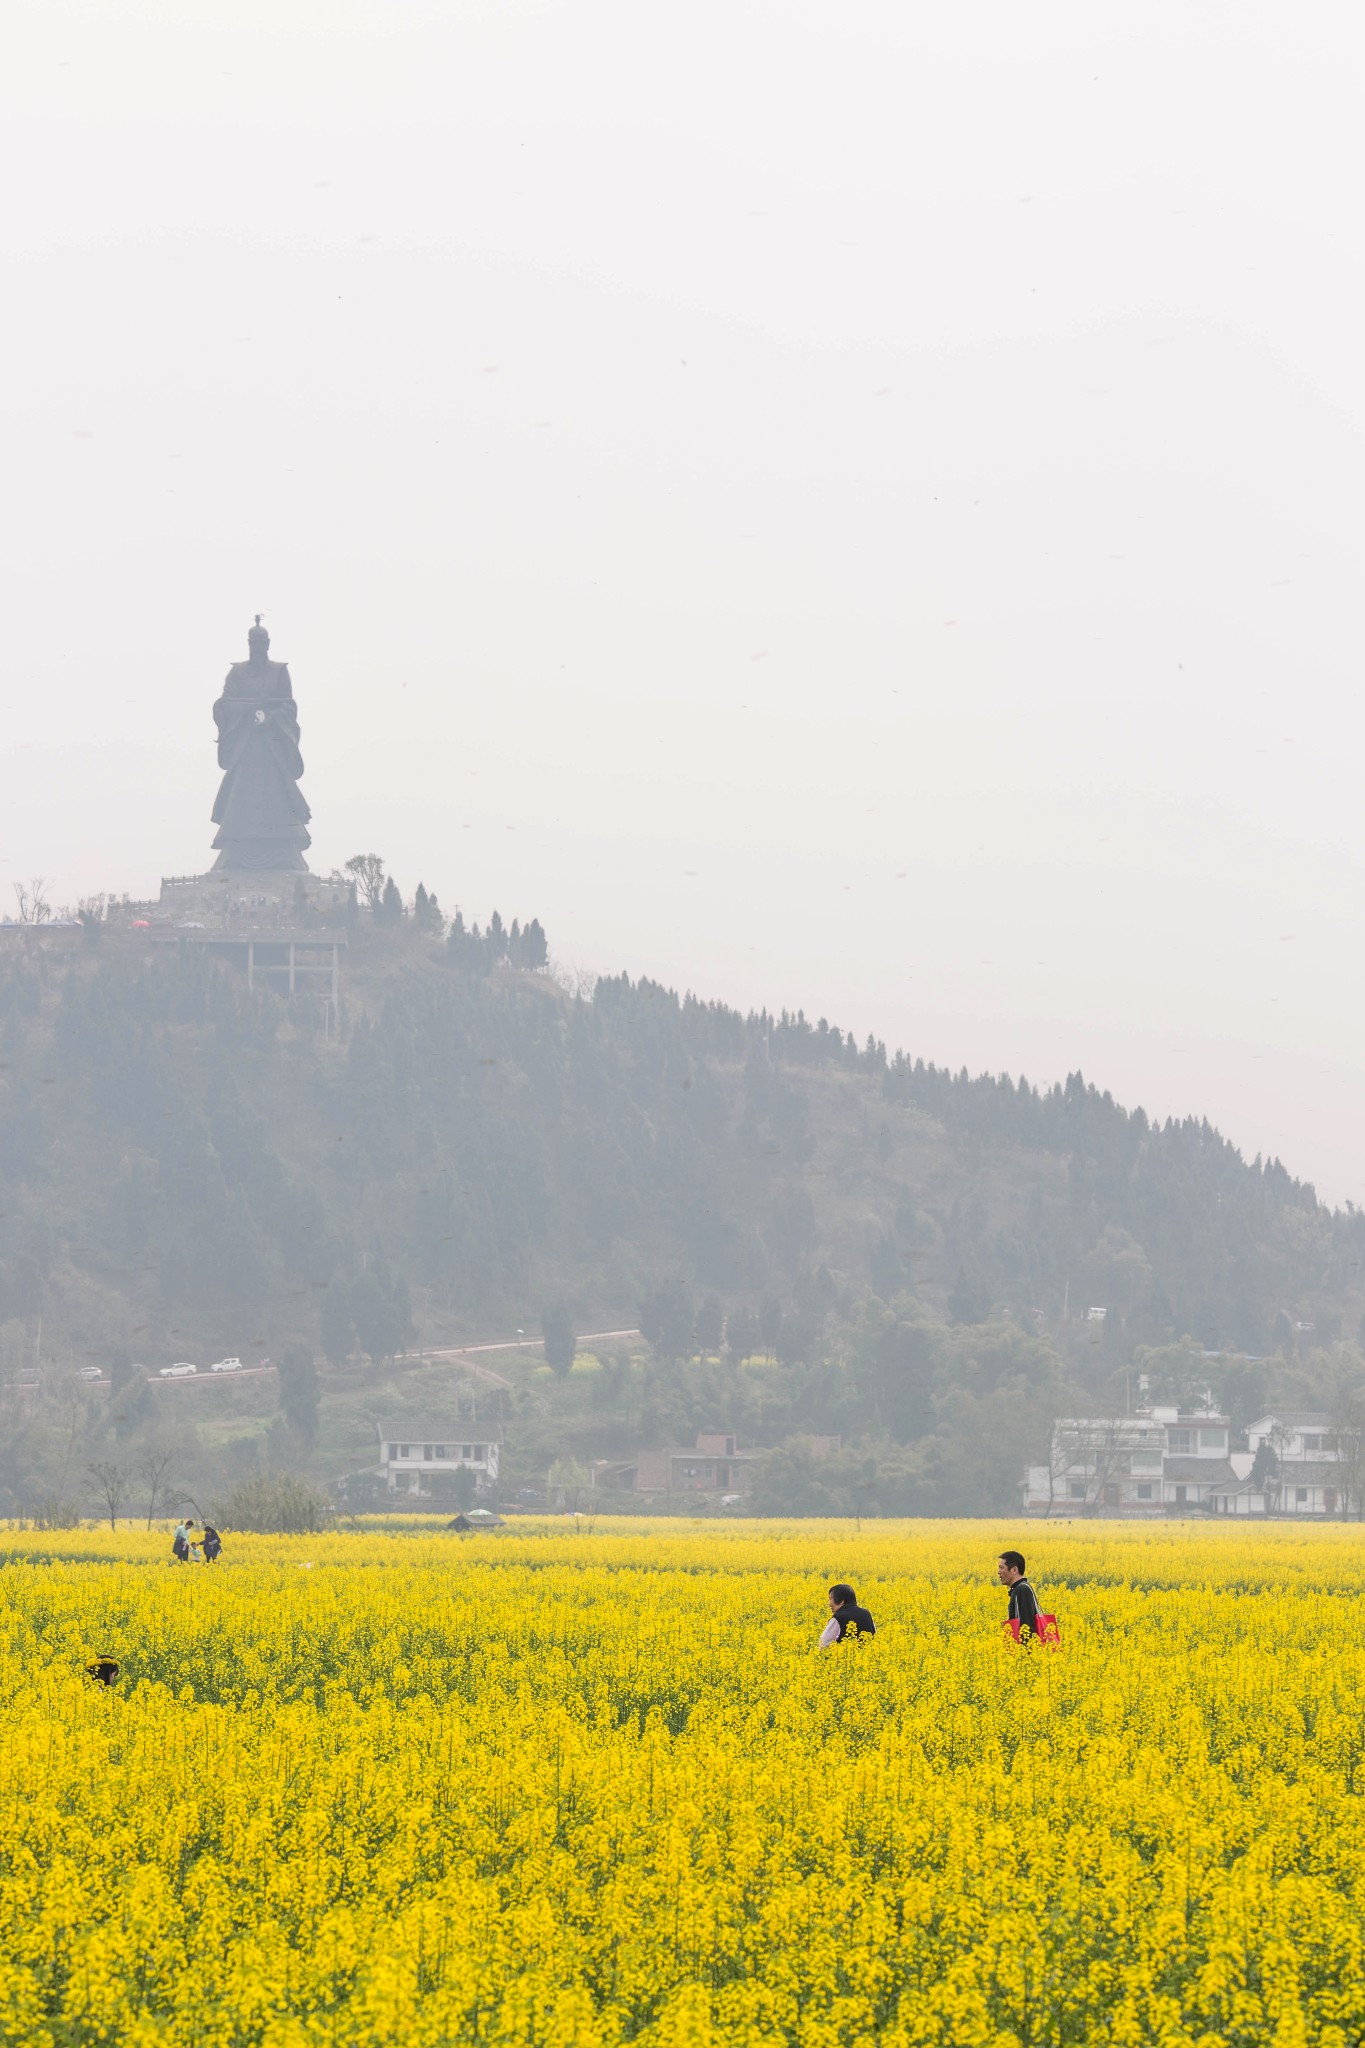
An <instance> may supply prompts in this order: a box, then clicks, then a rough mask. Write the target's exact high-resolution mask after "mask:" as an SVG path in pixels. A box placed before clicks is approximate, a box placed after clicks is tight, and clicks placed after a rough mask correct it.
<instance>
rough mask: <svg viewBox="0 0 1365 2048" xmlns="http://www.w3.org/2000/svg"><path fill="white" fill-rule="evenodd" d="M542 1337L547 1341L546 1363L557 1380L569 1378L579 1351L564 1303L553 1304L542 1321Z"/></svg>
mask: <svg viewBox="0 0 1365 2048" xmlns="http://www.w3.org/2000/svg"><path fill="white" fill-rule="evenodd" d="M540 1329H541V1335H542V1336H543V1338H544V1340H545V1363H546V1364H547V1365H548V1366H549V1367H550V1369H551V1371H552V1372H553V1373H554V1374H555V1376H556V1378H558V1379H561V1380H565V1379H567V1378H568V1377H569V1373H570V1371H571V1370H572V1367H573V1362H574V1354H575V1353H576V1352H577V1350H578V1339H577V1337H576V1336H575V1334H574V1327H573V1322H572V1319H571V1317H570V1315H569V1311H568V1309H567V1308H566V1307H565V1306H564V1304H563V1302H552V1303H551V1304H550V1306H549V1307H548V1308H547V1309H546V1311H545V1313H544V1315H543V1316H542V1317H541V1319H540Z"/></svg>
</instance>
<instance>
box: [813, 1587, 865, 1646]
mask: <svg viewBox="0 0 1365 2048" xmlns="http://www.w3.org/2000/svg"><path fill="white" fill-rule="evenodd" d="M876 1633H877V1624H876V1622H875V1621H874V1620H873V1619H872V1616H871V1615H870V1614H869V1613H868V1611H867V1609H866V1608H865V1607H860V1606H859V1605H858V1595H857V1594H856V1593H855V1592H854V1590H853V1588H852V1586H845V1585H844V1584H843V1583H842V1581H841V1582H840V1583H839V1584H838V1585H837V1586H831V1587H830V1589H829V1620H828V1621H827V1622H826V1623H825V1627H824V1633H823V1634H822V1635H821V1637H820V1648H821V1649H822V1650H828V1649H829V1648H830V1647H831V1646H832V1645H833V1644H834V1643H841V1642H842V1641H843V1640H844V1637H845V1636H854V1637H862V1636H875V1635H876Z"/></svg>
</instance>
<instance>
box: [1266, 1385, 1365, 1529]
mask: <svg viewBox="0 0 1365 2048" xmlns="http://www.w3.org/2000/svg"><path fill="white" fill-rule="evenodd" d="M1247 1443H1248V1444H1249V1445H1250V1447H1251V1450H1252V1452H1253V1454H1254V1453H1255V1452H1256V1451H1258V1450H1259V1449H1260V1447H1261V1445H1262V1444H1266V1445H1268V1446H1269V1448H1270V1451H1271V1452H1272V1453H1273V1458H1274V1466H1273V1470H1269V1471H1267V1472H1266V1473H1265V1475H1264V1480H1263V1483H1264V1487H1265V1492H1266V1498H1267V1502H1268V1504H1269V1506H1270V1507H1271V1508H1272V1510H1273V1511H1274V1512H1275V1513H1276V1514H1281V1515H1338V1514H1340V1513H1341V1511H1342V1504H1343V1502H1345V1503H1346V1505H1347V1507H1348V1509H1349V1508H1350V1507H1352V1506H1358V1505H1359V1500H1358V1494H1359V1480H1358V1478H1357V1477H1356V1476H1355V1475H1353V1473H1352V1471H1351V1469H1350V1466H1351V1463H1352V1455H1351V1454H1352V1452H1353V1450H1355V1446H1353V1445H1352V1444H1350V1443H1348V1442H1345V1441H1344V1440H1343V1438H1342V1437H1341V1436H1339V1435H1337V1434H1336V1433H1334V1431H1333V1428H1332V1418H1331V1416H1330V1415H1326V1414H1324V1413H1323V1412H1322V1411H1321V1410H1320V1409H1312V1408H1283V1409H1280V1410H1279V1411H1278V1412H1277V1413H1276V1414H1274V1415H1261V1416H1258V1417H1257V1419H1256V1421H1255V1422H1253V1423H1250V1424H1249V1425H1248V1427H1247ZM1357 1455H1358V1454H1357ZM1264 1463H1266V1464H1267V1465H1269V1464H1270V1460H1269V1459H1267V1460H1265V1461H1264Z"/></svg>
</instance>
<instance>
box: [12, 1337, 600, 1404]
mask: <svg viewBox="0 0 1365 2048" xmlns="http://www.w3.org/2000/svg"><path fill="white" fill-rule="evenodd" d="M639 1334H640V1332H639V1331H638V1330H585V1331H584V1332H583V1334H582V1336H581V1337H580V1338H579V1339H578V1342H579V1343H580V1344H605V1343H606V1342H607V1341H608V1340H609V1339H611V1338H616V1337H638V1336H639ZM539 1349H540V1341H539V1339H538V1338H535V1337H504V1338H499V1340H498V1342H497V1343H496V1344H451V1345H445V1346H442V1347H441V1348H440V1349H438V1350H429V1351H416V1352H412V1351H409V1352H405V1353H404V1354H403V1355H404V1357H406V1358H459V1359H466V1360H470V1361H472V1360H473V1359H474V1358H476V1357H478V1356H480V1355H481V1354H482V1353H484V1352H485V1351H538V1350H539ZM274 1370H275V1367H274V1366H273V1365H244V1366H243V1367H242V1369H241V1371H240V1372H210V1371H209V1369H208V1368H207V1366H206V1367H205V1368H204V1369H203V1371H202V1372H187V1373H182V1374H181V1376H180V1378H179V1379H174V1380H172V1379H162V1377H161V1375H160V1373H156V1372H153V1373H149V1374H148V1376H147V1383H148V1385H149V1386H153V1387H202V1386H203V1385H204V1383H205V1381H207V1380H212V1381H213V1382H214V1383H215V1384H217V1383H218V1382H219V1381H229V1380H230V1381H232V1382H233V1383H234V1384H235V1383H236V1382H237V1381H238V1380H259V1379H263V1378H264V1377H265V1375H266V1374H267V1373H273V1372H274ZM470 1370H471V1371H473V1372H476V1373H477V1374H478V1375H479V1377H480V1379H485V1380H491V1381H492V1382H493V1384H494V1385H495V1386H499V1387H506V1388H508V1389H509V1390H510V1388H511V1385H512V1382H511V1381H510V1380H506V1379H504V1378H503V1376H502V1374H501V1373H500V1372H494V1371H493V1369H492V1367H491V1366H487V1365H473V1364H472V1363H471V1366H470ZM87 1384H88V1385H89V1386H91V1387H104V1388H107V1387H108V1385H109V1381H108V1379H107V1377H106V1378H104V1379H101V1380H90V1381H89V1382H87ZM20 1391H21V1392H23V1393H30V1392H31V1391H32V1388H31V1387H29V1386H28V1385H24V1386H23V1387H21V1389H20Z"/></svg>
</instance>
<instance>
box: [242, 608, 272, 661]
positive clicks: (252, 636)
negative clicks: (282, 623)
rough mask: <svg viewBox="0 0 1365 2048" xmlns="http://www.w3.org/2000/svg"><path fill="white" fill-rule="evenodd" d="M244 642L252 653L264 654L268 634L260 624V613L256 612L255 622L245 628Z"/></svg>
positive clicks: (268, 638)
mask: <svg viewBox="0 0 1365 2048" xmlns="http://www.w3.org/2000/svg"><path fill="white" fill-rule="evenodd" d="M246 644H247V647H248V649H249V651H250V652H251V653H252V654H264V653H265V650H266V648H267V647H268V646H269V645H270V635H269V634H268V633H267V632H266V630H265V627H264V626H263V625H262V624H261V615H260V613H259V612H257V614H256V623H255V625H254V626H251V627H249V628H248V630H247V636H246Z"/></svg>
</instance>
